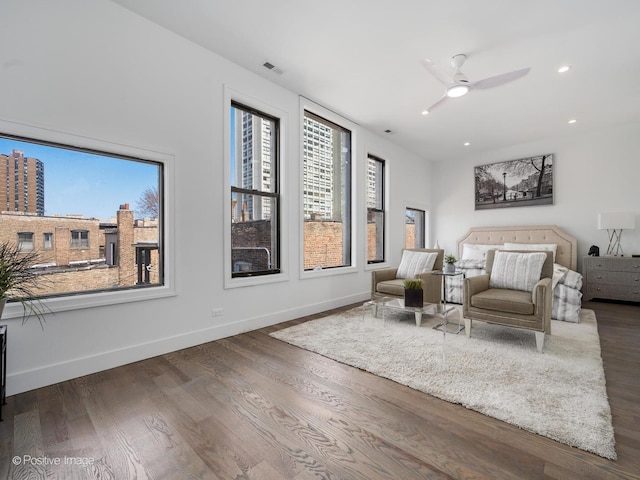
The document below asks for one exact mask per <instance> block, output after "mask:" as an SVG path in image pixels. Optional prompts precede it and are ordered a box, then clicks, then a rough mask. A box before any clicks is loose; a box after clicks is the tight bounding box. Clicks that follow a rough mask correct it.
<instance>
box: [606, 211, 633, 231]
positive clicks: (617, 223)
mask: <svg viewBox="0 0 640 480" xmlns="http://www.w3.org/2000/svg"><path fill="white" fill-rule="evenodd" d="M634 228H636V215H635V213H633V212H611V213H599V214H598V230H633V229H634Z"/></svg>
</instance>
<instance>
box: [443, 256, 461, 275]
mask: <svg viewBox="0 0 640 480" xmlns="http://www.w3.org/2000/svg"><path fill="white" fill-rule="evenodd" d="M457 261H458V259H457V258H456V257H455V255H451V254H450V255H445V256H444V271H445V272H446V273H453V272H455V271H456V266H455V263H456V262H457Z"/></svg>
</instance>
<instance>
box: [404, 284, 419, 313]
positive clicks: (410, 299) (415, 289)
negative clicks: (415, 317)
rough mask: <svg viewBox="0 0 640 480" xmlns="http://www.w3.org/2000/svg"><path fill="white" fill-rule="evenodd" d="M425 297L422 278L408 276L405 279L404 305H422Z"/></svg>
mask: <svg viewBox="0 0 640 480" xmlns="http://www.w3.org/2000/svg"><path fill="white" fill-rule="evenodd" d="M423 302H424V297H423V294H422V280H420V279H419V278H408V279H406V280H405V281H404V306H405V307H422V305H423Z"/></svg>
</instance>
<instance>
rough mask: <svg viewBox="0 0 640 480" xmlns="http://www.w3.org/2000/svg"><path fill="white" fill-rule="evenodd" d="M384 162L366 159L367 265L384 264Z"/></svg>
mask: <svg viewBox="0 0 640 480" xmlns="http://www.w3.org/2000/svg"><path fill="white" fill-rule="evenodd" d="M384 222H385V214H384V160H381V159H379V158H376V157H374V156H373V155H369V157H368V158H367V263H380V262H384Z"/></svg>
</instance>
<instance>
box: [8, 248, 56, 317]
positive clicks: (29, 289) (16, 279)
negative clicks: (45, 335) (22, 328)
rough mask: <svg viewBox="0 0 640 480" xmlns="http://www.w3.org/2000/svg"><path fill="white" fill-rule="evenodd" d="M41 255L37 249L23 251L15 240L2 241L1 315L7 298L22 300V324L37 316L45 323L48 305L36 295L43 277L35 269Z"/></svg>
mask: <svg viewBox="0 0 640 480" xmlns="http://www.w3.org/2000/svg"><path fill="white" fill-rule="evenodd" d="M38 260H39V255H38V253H37V252H35V251H31V252H22V251H20V248H19V246H18V245H16V244H15V243H13V242H7V241H4V242H1V243H0V317H2V311H3V310H4V305H5V303H6V302H7V300H12V301H16V302H20V303H21V304H22V308H23V315H22V324H23V325H24V324H25V323H26V322H27V320H29V318H31V316H35V317H36V318H37V319H38V321H39V322H40V325H41V326H43V323H44V313H45V310H46V307H45V306H44V305H43V304H42V303H41V302H40V300H38V299H37V298H34V297H35V289H36V287H37V286H38V285H39V283H40V280H41V277H40V275H38V274H37V273H36V271H35V270H34V269H33V267H32V266H33V265H35V264H37V263H38Z"/></svg>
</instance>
